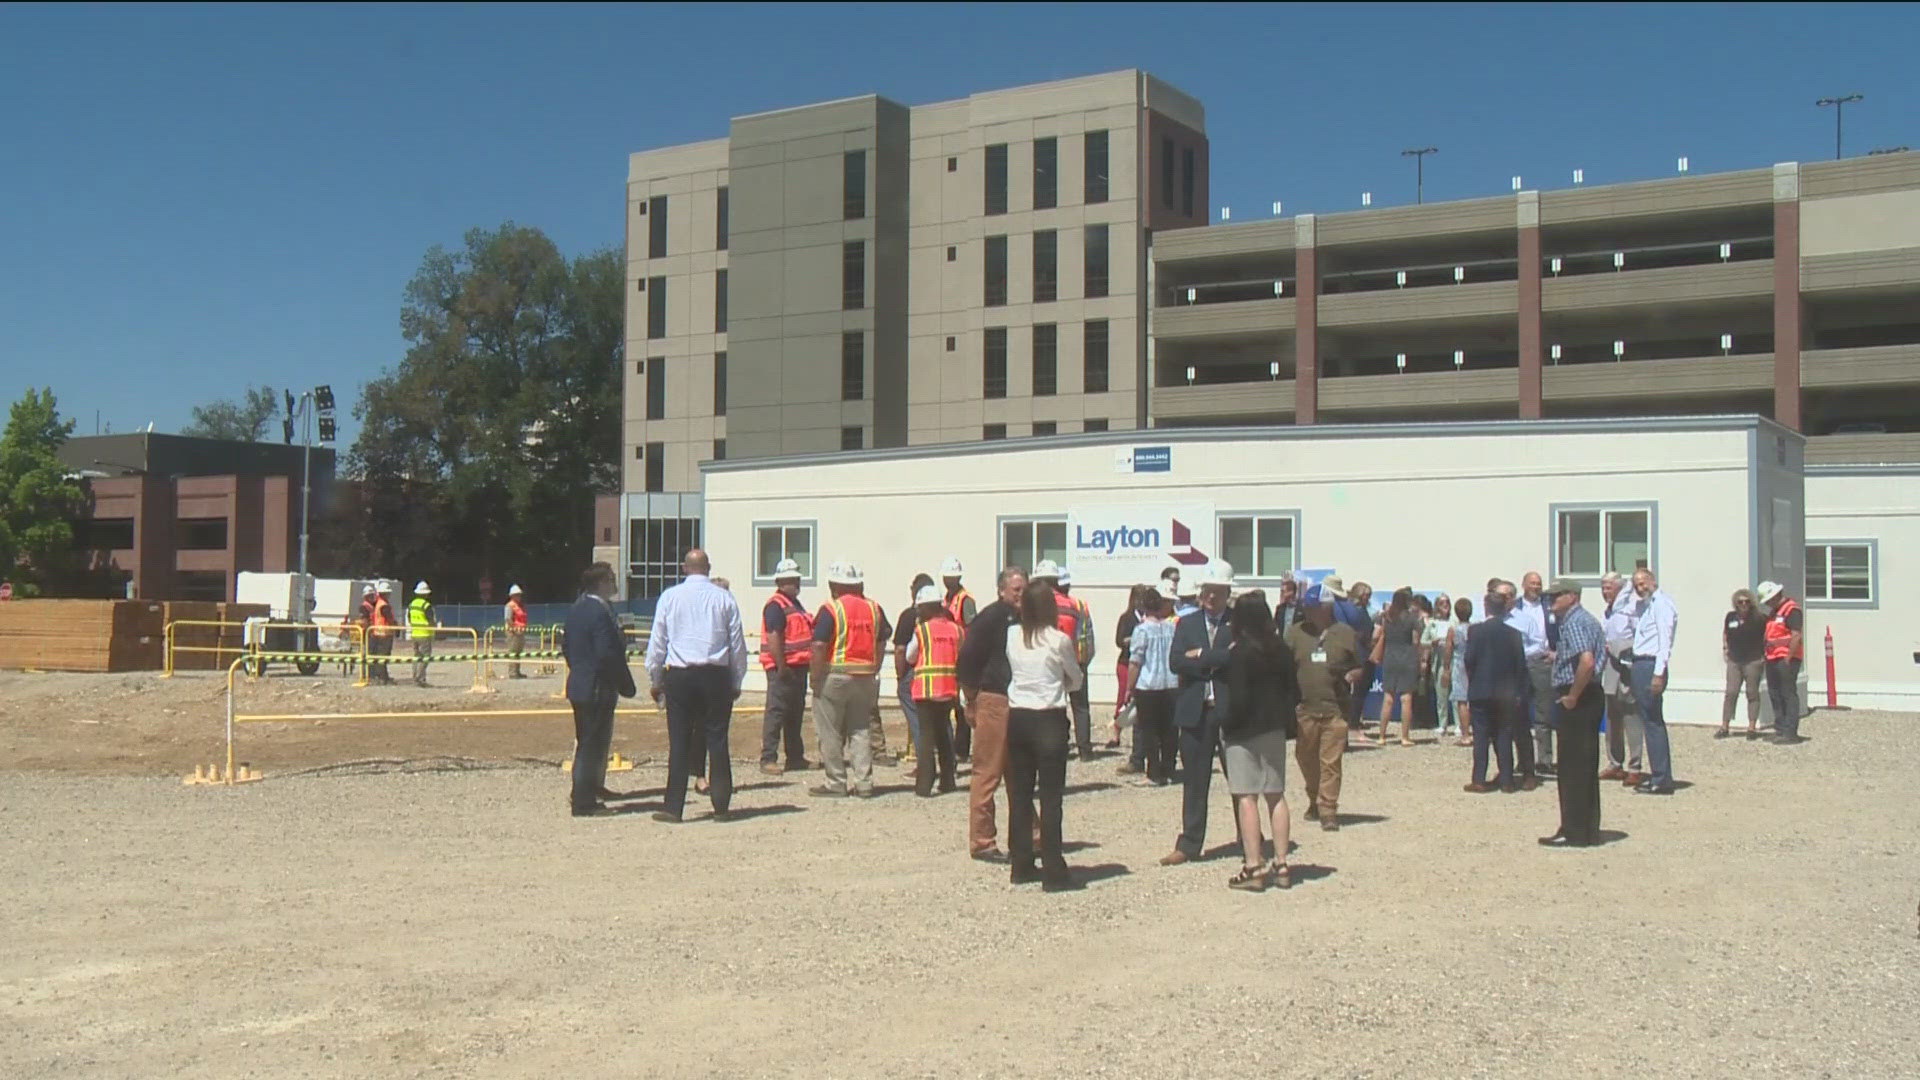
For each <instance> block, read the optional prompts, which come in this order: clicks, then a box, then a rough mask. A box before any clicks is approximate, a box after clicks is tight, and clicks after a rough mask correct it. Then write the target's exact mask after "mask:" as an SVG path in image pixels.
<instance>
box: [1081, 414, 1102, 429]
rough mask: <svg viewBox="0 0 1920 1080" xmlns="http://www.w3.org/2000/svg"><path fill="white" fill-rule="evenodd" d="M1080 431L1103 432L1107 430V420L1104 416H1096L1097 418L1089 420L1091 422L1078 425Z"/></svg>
mask: <svg viewBox="0 0 1920 1080" xmlns="http://www.w3.org/2000/svg"><path fill="white" fill-rule="evenodd" d="M1080 430H1082V431H1105V430H1107V418H1106V417H1104V416H1097V417H1095V418H1093V419H1091V420H1089V421H1087V422H1086V423H1084V424H1082V425H1080Z"/></svg>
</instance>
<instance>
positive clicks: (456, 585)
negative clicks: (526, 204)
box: [334, 223, 625, 598]
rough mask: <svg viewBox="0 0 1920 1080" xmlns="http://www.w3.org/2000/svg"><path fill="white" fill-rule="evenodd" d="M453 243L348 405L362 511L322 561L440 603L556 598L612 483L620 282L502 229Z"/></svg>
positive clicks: (409, 292) (538, 239)
mask: <svg viewBox="0 0 1920 1080" xmlns="http://www.w3.org/2000/svg"><path fill="white" fill-rule="evenodd" d="M465 239H466V242H465V247H464V249H463V250H460V251H452V252H449V251H446V250H443V249H441V248H439V247H435V248H434V249H432V250H431V251H429V252H427V255H426V257H425V259H423V260H422V262H421V265H420V270H419V272H418V273H417V274H415V275H414V278H413V280H412V282H410V283H409V284H408V286H407V289H406V294H405V301H404V303H403V305H402V308H401V312H400V326H401V330H402V332H403V333H404V335H405V337H406V339H407V341H408V342H409V343H410V347H409V348H408V350H407V354H406V357H405V358H404V359H403V360H401V362H400V364H399V365H398V367H397V368H395V369H394V370H392V371H390V372H387V373H385V374H383V375H382V376H381V377H379V378H377V379H375V380H374V381H373V382H371V383H369V384H368V385H367V386H366V388H365V390H364V392H363V394H362V396H361V399H360V402H359V403H358V404H357V405H356V406H355V407H354V415H355V417H356V418H358V419H359V421H360V423H361V431H360V437H359V439H358V440H357V441H356V442H355V443H354V446H353V449H352V451H351V452H350V454H349V456H348V461H347V472H348V474H349V476H350V477H351V478H352V479H353V480H354V481H356V482H357V483H358V485H359V490H360V497H359V499H358V500H357V502H356V505H355V507H354V508H353V509H352V510H351V511H350V513H349V515H348V517H347V519H346V524H347V525H348V535H346V536H344V537H341V538H339V542H338V543H337V544H335V545H334V547H335V550H336V553H337V554H338V555H339V556H340V557H344V558H350V559H352V560H354V562H355V563H356V565H355V566H354V567H352V568H351V569H353V570H354V572H357V573H376V572H377V573H392V574H398V575H401V576H405V577H410V578H411V577H426V578H429V579H433V580H434V582H435V586H436V590H435V591H436V595H438V596H442V597H446V596H453V597H455V598H459V597H463V596H466V597H471V596H474V595H475V594H476V593H477V591H478V582H479V580H480V579H481V578H482V577H486V578H490V579H491V580H492V582H493V583H494V592H495V593H496V594H499V593H502V592H504V591H505V589H506V586H507V583H508V581H509V580H511V581H516V582H519V583H520V584H521V585H523V586H525V587H526V588H527V589H528V590H529V592H533V593H535V595H539V594H542V593H544V594H546V595H565V594H566V593H567V592H569V591H570V586H571V584H572V582H573V581H574V579H575V578H576V577H577V575H578V573H579V568H580V566H581V564H582V563H584V562H585V561H586V557H587V555H588V551H589V549H590V548H591V546H592V534H593V501H594V496H595V494H596V493H598V492H600V491H606V490H613V489H614V487H615V485H616V484H617V483H618V480H619V472H618V468H619V466H618V462H619V450H620V360H621V338H622V321H621V320H622V310H621V297H622V288H623V282H624V280H625V275H624V269H623V267H622V266H621V263H620V259H619V256H618V254H617V253H616V252H614V251H612V250H605V251H598V252H594V253H591V254H588V255H584V256H581V257H579V258H576V259H573V260H571V261H569V260H568V259H567V258H566V257H565V256H564V255H562V254H561V253H560V250H559V249H558V248H557V247H555V246H554V244H553V242H552V241H551V240H549V239H547V237H546V236H545V235H544V234H542V233H541V232H540V231H539V230H538V229H532V228H524V227H521V226H517V225H514V224H512V223H508V224H505V225H502V226H501V227H500V228H498V229H495V230H485V229H474V230H472V231H470V232H468V233H467V235H466V238H465Z"/></svg>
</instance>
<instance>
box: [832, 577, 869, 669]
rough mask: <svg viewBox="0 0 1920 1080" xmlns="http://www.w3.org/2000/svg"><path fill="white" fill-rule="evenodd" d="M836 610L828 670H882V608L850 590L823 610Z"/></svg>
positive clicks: (834, 612)
mask: <svg viewBox="0 0 1920 1080" xmlns="http://www.w3.org/2000/svg"><path fill="white" fill-rule="evenodd" d="M820 610H821V611H822V612H823V613H825V612H832V613H833V648H832V650H831V651H830V652H829V653H828V654H827V656H828V664H829V667H828V669H827V670H829V671H831V672H833V673H834V674H837V675H877V674H879V672H880V648H879V641H878V637H879V634H878V630H879V626H880V618H879V611H878V609H876V608H875V607H874V606H873V601H871V600H869V599H867V598H866V597H864V596H859V595H856V594H854V593H848V594H847V595H845V596H841V597H837V598H835V599H833V600H829V601H828V602H827V606H826V607H824V608H821V609H820Z"/></svg>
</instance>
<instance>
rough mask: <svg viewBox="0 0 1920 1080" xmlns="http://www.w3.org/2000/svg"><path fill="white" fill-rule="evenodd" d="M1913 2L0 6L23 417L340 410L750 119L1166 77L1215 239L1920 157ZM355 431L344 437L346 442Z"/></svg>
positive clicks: (11, 327) (10, 334) (129, 425)
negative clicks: (458, 261) (1188, 106)
mask: <svg viewBox="0 0 1920 1080" xmlns="http://www.w3.org/2000/svg"><path fill="white" fill-rule="evenodd" d="M1916 41H1920V7H1915V6H1910V5H1893V4H1886V5H1846V4H1823V5H1817V6H1816V5H1796V4H1764V5H1759V4H1756V5H1700V6H1693V5H1657V6H1656V5H1619V6H1614V5H1574V6H1528V5H1498V6H1495V5H1462V4H1423V5H1407V6H1401V5H1393V4H1365V5H1356V6H1352V7H1346V6H1340V5H1324V4H1301V5H1266V6H1256V5H1233V6H1212V5H1204V4H1181V5H1170V4H1140V5H1116V4H1099V5H1091V6H1086V7H1081V6H1075V5H1063V6H1042V5H1022V6H1012V5H978V6H945V7H937V6H933V5H908V4H899V5H844V6H842V5H809V4H789V5H776V6H767V7H760V6H752V5H748V6H740V7H723V6H717V5H716V6H706V5H695V4H674V5H665V6H652V5H635V6H626V7H615V6H604V7H584V6H580V7H575V6H568V5H560V4H546V5H540V6H538V7H526V8H515V7H507V6H502V7H484V8H472V7H462V6H459V5H434V6H431V7H427V6H404V5H403V6H396V7H355V8H331V7H329V8H318V7H276V8H247V7H239V6H223V7H219V8H206V7H196V6H166V5H148V6H142V7H137V8H119V7H101V6H95V7H86V6H79V7H59V8H49V7H36V6H31V5H14V6H8V7H0V102H5V103H6V105H5V108H4V109H3V110H0V207H3V208H4V209H3V210H0V394H4V396H5V397H6V398H7V399H8V400H12V399H13V398H15V397H17V396H18V394H19V392H20V390H21V389H22V388H24V387H25V386H28V385H42V384H44V385H51V386H52V387H53V388H54V390H55V391H56V393H57V394H58V395H59V397H60V402H61V405H62V408H63V409H64V410H65V411H66V412H67V413H68V414H69V415H71V416H73V417H75V418H76V419H78V420H79V421H80V430H81V431H82V432H88V433H90V432H91V431H92V430H93V428H94V422H95V421H94V418H95V414H96V411H97V412H98V415H99V417H100V419H101V422H102V424H103V425H107V424H110V425H111V426H112V428H113V430H116V431H125V430H130V429H133V428H135V427H143V426H145V425H146V424H147V423H148V422H149V421H151V422H152V423H153V424H154V425H155V428H156V430H162V431H164V430H172V429H176V428H178V427H179V426H180V425H182V424H183V423H185V422H186V420H187V418H188V411H189V409H190V408H191V406H193V405H194V404H196V403H199V402H202V401H206V400H208V399H211V398H215V397H220V396H232V395H236V394H237V393H238V391H239V389H240V388H241V387H243V386H244V385H246V384H247V383H249V382H270V383H272V384H273V385H276V386H282V385H313V384H316V383H322V382H326V383H331V384H332V385H333V387H334V389H335V392H336V393H337V394H339V395H340V396H341V397H342V399H343V402H350V401H352V400H355V399H357V397H358V388H359V386H360V384H362V383H363V382H364V381H365V380H367V379H368V378H370V377H372V376H374V375H376V374H378V373H379V372H380V371H381V370H382V369H383V368H385V367H388V366H389V365H391V364H393V363H395V362H396V361H397V360H398V359H399V358H400V356H401V355H402V354H403V353H404V342H403V341H402V339H401V337H400V332H399V303H400V296H401V290H402V288H403V287H404V286H405V284H406V282H407V280H408V278H409V277H411V276H412V274H413V272H414V270H415V269H416V268H417V267H418V265H419V262H420V258H421V255H422V254H423V253H424V252H425V251H426V250H427V248H428V247H430V246H431V245H434V244H444V245H448V246H452V245H456V244H458V242H459V239H460V236H461V234H462V233H463V232H464V231H465V230H466V229H467V228H469V227H472V226H475V225H486V226H493V225H498V224H499V223H501V222H503V221H507V220H513V221H517V222H520V223H523V224H529V225H536V226H538V227H540V228H541V229H544V230H545V231H546V232H547V233H548V235H550V236H552V237H553V238H554V240H555V241H556V242H557V243H558V244H560V246H561V247H562V248H563V249H564V250H566V251H568V252H569V253H577V252H582V251H586V250H590V249H592V248H595V247H602V246H611V245H614V244H617V243H618V242H619V240H620V236H621V224H622V215H623V203H622V184H623V180H624V177H625V169H626V155H627V154H628V153H629V152H630V151H634V150H640V149H647V148H650V147H655V146H662V145H669V144H673V143H678V142H686V141H692V140H696V139H706V138H713V137H716V136H720V135H723V134H725V132H726V129H727V120H728V118H729V117H731V116H734V115H738V114H742V113H748V112H754V111H758V110H762V109H769V108H778V107H782V106H788V105H797V104H803V103H807V102H811V101H818V100H825V99H830V98H836V97H844V96H849V95H854V94H863V93H873V92H877V93H880V94H883V95H886V96H888V97H891V98H893V99H894V100H897V101H901V102H904V103H907V104H920V103H924V102H929V101H941V100H947V99H951V98H956V97H963V96H965V95H966V94H967V93H969V92H972V91H976V90H986V89H994V88H1000V87H1006V86H1014V85H1019V84H1022V83H1028V82H1038V81H1042V80H1046V79H1053V78H1063V77H1068V76H1074V75H1083V74H1089V73H1093V72H1099V71H1109V70H1115V69H1119V68H1126V67H1141V68H1144V69H1146V70H1148V71H1151V72H1153V73H1155V74H1156V75H1159V76H1160V77H1162V78H1164V79H1166V80H1168V81H1169V82H1171V83H1173V84H1174V85H1176V86H1179V87H1180V88H1182V89H1184V90H1185V91H1187V92H1188V93H1190V94H1193V95H1194V96H1196V97H1198V98H1199V99H1200V100H1201V101H1202V102H1203V103H1204V104H1205V106H1206V111H1207V128H1208V135H1209V137H1210V139H1211V143H1212V154H1213V185H1214V186H1213V201H1214V207H1215V209H1214V213H1213V216H1214V217H1215V218H1217V217H1218V208H1219V207H1220V206H1222V205H1225V206H1230V207H1232V208H1234V218H1235V220H1240V219H1242V218H1246V217H1261V216H1265V215H1266V214H1267V213H1268V210H1269V207H1270V204H1271V203H1272V202H1273V201H1274V200H1275V199H1280V200H1283V201H1284V203H1285V210H1286V212H1287V213H1289V214H1292V213H1299V212H1305V211H1320V212H1326V211H1333V210H1343V209H1351V208H1354V207H1357V206H1358V205H1359V198H1360V192H1362V191H1369V190H1370V191H1372V192H1373V199H1374V205H1375V206H1384V205H1393V204H1397V203H1402V202H1410V201H1412V198H1413V177H1412V173H1413V170H1412V167H1411V164H1410V163H1409V162H1407V161H1405V160H1403V159H1402V158H1401V157H1400V156H1399V151H1400V150H1401V149H1403V148H1406V147H1411V146H1421V145H1428V144H1431V145H1435V146H1438V147H1440V153H1439V154H1437V155H1435V156H1433V157H1431V158H1429V159H1428V162H1427V164H1428V168H1427V188H1426V191H1427V198H1428V199H1429V200H1430V201H1431V200H1439V199H1448V198H1468V197H1475V196H1482V195H1491V194H1499V193H1503V192H1505V191H1507V190H1509V188H1510V183H1509V178H1510V177H1512V176H1513V175H1515V174H1519V175H1521V176H1523V177H1525V178H1526V180H1527V184H1528V186H1529V187H1541V188H1552V187H1561V186H1567V185H1568V184H1570V182H1571V178H1572V170H1573V169H1574V168H1576V167H1578V168H1584V169H1585V171H1586V181H1587V183H1589V184H1598V183H1608V182H1614V181H1621V180H1634V179H1645V178H1649V177H1656V176H1664V175H1670V174H1671V173H1672V171H1673V168H1674V159H1675V158H1676V157H1678V156H1680V155H1683V154H1684V155H1686V156H1688V157H1689V158H1690V159H1691V165H1692V169H1693V171H1694V172H1696V173H1698V172H1714V171H1723V170H1729V169H1741V168H1752V167H1757V166H1764V165H1767V164H1770V163H1772V162H1775V161H1788V160H1801V161H1812V160H1820V159H1824V158H1827V157H1830V156H1831V155H1832V153H1833V117H1832V113H1831V111H1830V110H1820V109H1815V108H1814V106H1813V102H1814V100H1815V99H1816V98H1818V97H1821V96H1824V95H1829V94H1844V93H1848V92H1852V91H1859V92H1861V93H1864V94H1866V100H1865V101H1863V102H1861V103H1859V104H1858V105H1852V106H1849V107H1848V113H1847V148H1848V152H1849V153H1850V154H1852V153H1862V152H1864V151H1866V150H1867V149H1870V148H1873V147H1879V146H1887V145H1899V144H1907V145H1913V146H1916V147H1920V79H1916V78H1914V75H1913V70H1914V68H1913V56H1912V54H1913V47H1914V43H1915V42H1916ZM353 431H354V428H353V425H352V424H351V423H350V422H349V423H348V424H347V425H346V433H347V435H348V437H349V438H351V436H352V434H353Z"/></svg>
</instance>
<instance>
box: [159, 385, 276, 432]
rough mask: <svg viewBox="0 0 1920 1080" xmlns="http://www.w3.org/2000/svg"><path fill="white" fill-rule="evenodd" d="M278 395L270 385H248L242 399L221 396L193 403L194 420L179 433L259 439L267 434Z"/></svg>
mask: <svg viewBox="0 0 1920 1080" xmlns="http://www.w3.org/2000/svg"><path fill="white" fill-rule="evenodd" d="M279 409H280V399H279V398H278V397H277V396H276V395H275V394H274V390H273V387H271V386H249V387H247V390H246V393H245V394H243V395H242V397H241V400H239V401H233V400H229V399H226V398H222V399H220V400H219V401H213V402H209V403H207V404H205V405H195V406H194V407H193V421H192V422H191V423H189V424H188V425H187V426H186V427H184V428H181V429H180V434H182V435H193V436H197V437H199V438H202V439H231V440H234V441H236V442H259V441H260V440H261V439H263V438H265V437H266V434H267V430H268V427H269V425H271V424H272V422H273V416H274V413H276V412H278V411H279Z"/></svg>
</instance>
